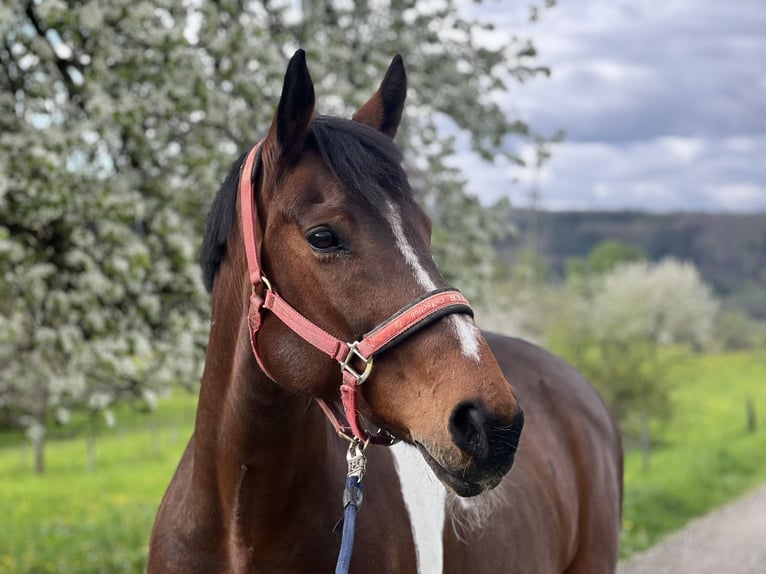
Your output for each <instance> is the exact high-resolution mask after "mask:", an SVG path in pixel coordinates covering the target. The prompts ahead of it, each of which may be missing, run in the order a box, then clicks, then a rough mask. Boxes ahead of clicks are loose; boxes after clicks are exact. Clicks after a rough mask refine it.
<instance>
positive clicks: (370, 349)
mask: <svg viewBox="0 0 766 574" xmlns="http://www.w3.org/2000/svg"><path fill="white" fill-rule="evenodd" d="M262 143H263V142H262V141H261V142H259V143H258V144H256V145H255V147H253V149H251V150H250V153H248V155H247V158H246V159H245V162H244V164H243V167H242V171H241V173H240V177H239V197H240V203H241V206H240V208H241V212H242V232H243V235H244V240H245V253H246V255H247V268H248V272H249V276H250V284H251V286H252V289H251V294H250V309H249V311H248V327H249V331H250V344H251V346H252V348H253V354H254V355H255V358H256V360H257V361H258V365H259V366H260V367H261V369H262V370H263V372H264V373H266V375H267V376H269V377H270V378H272V379H273V377H271V375H269V374H268V371H267V370H266V368H265V366H264V364H263V361H262V360H261V357H260V355H259V354H258V346H257V334H258V330H259V329H260V327H261V322H262V318H261V313H262V309H264V308H265V309H268V310H270V311H271V312H272V313H273V314H274V315H276V316H277V317H278V318H279V319H280V320H281V321H282V322H283V323H284V324H285V325H286V326H287V327H289V328H290V329H291V330H292V331H293V332H294V333H296V334H297V335H299V336H300V337H301V338H302V339H303V340H305V341H306V342H308V343H309V344H311V345H312V346H314V347H315V348H317V349H319V350H320V351H322V352H323V353H324V354H325V355H327V356H329V357H331V358H333V359H335V360H336V361H337V362H338V363H339V364H340V369H341V373H342V375H343V379H342V383H341V385H340V394H341V401H342V404H343V411H344V413H343V414H345V419H346V421H347V424H343V423H341V421H340V416H342V415H341V413H338V412H336V411H335V410H334V409H333V407H332V406H331V405H328V404H327V403H325V401H323V400H321V399H315V400H316V402H317V403H318V404H319V406H320V407H322V410H323V411H324V412H325V414H326V415H327V418H328V419H329V420H330V422H331V423H332V425H333V427H335V430H336V431H337V432H338V433H339V434H340V435H341V436H343V437H345V438H347V439H348V440H350V441H352V442H354V441H357V440H358V441H361V442H362V443H365V444H367V443H368V442H373V443H377V444H386V445H391V444H393V443H394V442H396V439H395V437H393V436H392V435H391V434H389V433H387V432H385V431H381V432H380V433H378V434H375V435H370V434H369V433H368V432H367V431H366V430H365V429H364V428H363V427H362V424H361V422H360V413H359V410H358V407H357V404H358V393H359V385H361V384H362V383H364V381H365V380H367V378H368V377H369V376H370V373H371V371H372V364H373V357H374V356H375V354H377V353H380V352H382V351H384V350H385V349H388V348H390V347H392V346H394V345H396V344H398V343H399V342H401V341H402V340H404V339H406V338H407V337H409V336H410V335H412V334H413V333H415V332H416V331H418V330H419V329H422V328H423V327H425V326H427V325H429V324H431V323H433V322H434V321H436V320H438V319H440V318H441V317H444V316H445V315H449V314H451V313H467V314H469V315H473V310H472V309H471V306H470V305H469V303H468V300H467V299H466V298H465V297H464V296H463V295H462V294H461V293H460V292H459V291H457V290H456V289H450V288H446V289H437V290H435V291H431V292H430V293H426V294H425V295H423V296H422V297H419V298H418V299H416V300H414V301H413V302H411V303H410V304H409V305H407V306H406V307H404V308H403V309H400V310H399V311H397V312H396V313H394V314H393V315H392V316H391V317H389V318H388V319H386V320H385V321H383V322H382V323H381V324H380V325H378V326H377V327H375V328H374V329H373V330H372V331H369V332H368V333H367V334H365V335H363V336H362V337H361V338H360V339H358V340H357V341H354V342H352V343H346V342H344V341H342V340H340V339H338V338H336V337H334V336H332V335H331V334H329V333H328V332H327V331H325V330H324V329H322V328H321V327H319V326H318V325H316V324H314V323H312V322H311V321H310V320H308V319H307V318H306V317H304V316H303V315H301V314H300V313H299V312H298V311H296V310H295V309H294V308H293V307H292V306H291V305H290V304H289V303H287V301H285V300H284V299H282V297H280V296H279V294H278V293H277V292H276V291H275V290H274V288H273V287H272V285H271V283H270V282H269V281H268V279H266V277H264V276H263V274H262V272H261V265H260V258H259V250H258V247H259V246H258V244H257V241H258V236H257V235H256V230H255V225H256V221H257V219H256V217H255V210H254V194H255V182H254V175H255V174H254V171H253V168H254V166H255V161H256V157H257V155H258V152H259V150H260V148H261V144H262ZM261 285H263V286H265V288H266V294H265V297H262V296H261V295H259V293H258V289H257V288H258V287H259V286H261ZM339 415H340V416H339Z"/></svg>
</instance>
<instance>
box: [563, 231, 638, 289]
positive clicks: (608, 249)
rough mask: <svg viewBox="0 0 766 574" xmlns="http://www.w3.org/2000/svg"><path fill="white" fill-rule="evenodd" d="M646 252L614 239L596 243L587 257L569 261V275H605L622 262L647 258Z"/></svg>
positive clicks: (578, 276)
mask: <svg viewBox="0 0 766 574" xmlns="http://www.w3.org/2000/svg"><path fill="white" fill-rule="evenodd" d="M646 259H647V257H646V252H645V251H644V250H643V249H641V247H639V246H638V245H631V244H629V243H623V242H621V241H615V240H614V239H607V240H605V241H601V242H599V243H598V244H596V246H595V247H593V249H591V250H590V252H589V253H588V255H587V257H574V258H572V259H571V260H570V261H569V262H568V263H567V277H568V278H570V279H574V278H585V277H593V276H599V275H603V274H604V273H607V272H609V271H611V270H612V269H614V268H615V267H616V266H617V265H619V264H620V263H630V262H633V261H644V260H646Z"/></svg>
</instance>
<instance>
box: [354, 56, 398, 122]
mask: <svg viewBox="0 0 766 574" xmlns="http://www.w3.org/2000/svg"><path fill="white" fill-rule="evenodd" d="M406 97H407V73H406V72H405V71H404V60H402V57H401V56H400V55H399V54H397V55H396V56H395V57H394V59H393V60H391V65H390V66H389V67H388V71H387V72H386V75H385V77H384V78H383V81H382V82H381V83H380V87H379V88H378V91H377V92H375V94H374V95H373V96H372V97H371V98H370V99H369V100H367V103H366V104H364V105H363V106H362V107H361V108H359V111H358V112H356V113H355V114H354V116H353V117H352V118H351V119H353V120H354V121H356V122H360V123H362V124H365V125H368V126H370V127H373V128H375V129H376V130H380V131H381V132H383V133H384V134H387V135H388V136H390V137H394V136H395V135H396V130H397V129H398V127H399V121H400V120H401V119H402V110H403V109H404V99H405V98H406Z"/></svg>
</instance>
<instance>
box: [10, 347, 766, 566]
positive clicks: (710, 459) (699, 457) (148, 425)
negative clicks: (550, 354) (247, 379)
mask: <svg viewBox="0 0 766 574" xmlns="http://www.w3.org/2000/svg"><path fill="white" fill-rule="evenodd" d="M671 375H672V377H671V378H672V381H673V392H672V399H673V402H674V405H675V414H674V416H673V418H672V420H671V421H670V422H669V423H668V424H666V425H664V426H662V427H659V426H658V427H656V428H653V437H654V440H655V443H656V446H655V448H654V450H653V452H652V457H651V468H650V471H649V472H648V473H645V472H644V471H643V470H642V466H641V457H640V454H639V453H637V452H628V453H627V456H626V461H625V462H626V467H625V471H626V472H625V509H624V520H623V539H622V551H623V555H625V556H627V555H629V554H630V553H632V552H635V551H636V550H639V549H642V548H645V547H647V546H650V545H651V544H653V543H654V542H655V541H656V540H657V539H658V538H659V537H661V536H663V535H664V534H666V533H668V532H670V531H672V530H674V529H676V528H679V527H681V526H683V525H684V524H685V523H686V522H687V521H688V520H689V519H690V518H692V517H694V516H698V515H701V514H703V513H705V512H707V511H708V510H710V509H712V508H714V507H716V506H719V505H720V504H723V503H724V502H727V501H729V500H731V499H732V498H734V497H736V496H738V495H739V494H742V493H744V492H746V491H747V490H749V489H750V488H752V487H754V486H755V485H756V484H759V483H762V482H766V352H761V353H749V354H746V353H743V354H729V355H712V356H702V357H693V358H691V359H689V360H685V361H683V362H680V363H678V364H677V365H676V366H674V368H673V370H672V373H671ZM748 398H751V399H752V400H754V401H755V403H756V408H757V412H758V416H759V427H758V431H757V432H756V433H755V434H748V433H747V432H746V424H745V401H746V399H748ZM194 409H195V399H194V398H193V397H191V396H189V395H187V394H185V393H183V392H181V391H178V392H176V393H175V394H174V395H173V396H171V397H170V398H166V399H163V400H161V401H160V404H159V407H158V409H157V411H156V412H154V413H151V414H138V413H135V412H134V411H133V409H131V408H130V407H122V408H120V409H118V410H117V412H116V414H117V419H118V426H117V427H116V428H115V429H108V430H103V431H102V433H101V435H100V437H99V439H98V442H97V466H96V469H95V471H94V472H88V471H87V470H86V467H87V447H86V440H85V437H84V436H82V434H81V435H80V436H77V437H74V438H71V437H70V438H66V437H67V435H68V434H71V429H68V428H63V429H58V430H55V431H53V432H52V434H53V435H54V436H55V437H58V438H54V439H52V440H51V441H49V444H48V448H47V451H46V455H47V457H46V464H47V468H46V474H44V475H43V476H36V475H34V474H33V473H32V470H31V468H32V452H31V449H30V448H29V447H22V446H21V445H23V444H24V440H23V436H22V435H21V434H19V433H1V434H0V573H8V574H24V573H38V572H40V573H42V572H56V573H61V574H66V573H77V574H89V573H112V572H115V573H117V572H130V573H134V572H135V573H138V572H143V571H144V570H145V567H146V553H147V544H148V539H149V534H150V532H151V527H152V523H153V521H154V515H155V512H156V510H157V506H158V504H159V502H160V499H161V497H162V494H163V493H164V491H165V488H166V487H167V484H168V482H169V481H170V478H171V476H172V474H173V472H174V470H175V467H176V464H177V463H178V460H179V458H180V455H181V452H182V451H183V448H184V446H185V444H186V440H187V439H188V437H189V434H190V433H191V429H192V422H193V419H194ZM77 424H79V425H80V428H81V429H82V428H85V427H86V423H85V422H84V421H80V422H79V423H77Z"/></svg>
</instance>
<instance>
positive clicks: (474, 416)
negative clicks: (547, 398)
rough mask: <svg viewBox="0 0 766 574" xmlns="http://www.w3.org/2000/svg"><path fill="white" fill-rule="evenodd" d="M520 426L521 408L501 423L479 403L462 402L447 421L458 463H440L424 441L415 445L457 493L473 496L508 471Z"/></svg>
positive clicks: (521, 423) (484, 489) (521, 422)
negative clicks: (508, 420)
mask: <svg viewBox="0 0 766 574" xmlns="http://www.w3.org/2000/svg"><path fill="white" fill-rule="evenodd" d="M523 426H524V412H523V411H522V410H521V409H518V410H517V411H516V414H515V415H514V416H513V418H512V419H511V421H510V423H505V424H503V423H501V422H500V421H498V420H497V419H496V418H494V417H493V416H492V415H491V414H489V412H488V411H487V410H486V408H485V407H484V406H483V405H482V404H481V403H480V402H473V401H464V402H462V403H460V404H458V405H457V406H456V407H455V409H454V410H453V412H452V415H451V416H450V421H449V430H450V434H451V436H452V440H453V442H454V444H455V446H456V447H457V448H458V449H460V451H461V454H462V456H461V457H460V458H461V460H460V461H459V462H457V461H456V463H453V464H443V463H441V462H440V461H439V460H437V458H436V456H435V455H433V454H431V452H429V450H428V449H427V448H426V447H425V446H424V445H423V444H421V443H418V444H417V447H418V449H419V450H420V452H421V454H422V455H423V458H424V459H425V461H426V462H427V463H428V465H429V466H430V467H431V469H432V470H433V471H434V473H435V474H436V476H437V478H439V480H441V481H442V482H443V483H444V484H445V485H446V486H448V487H450V488H451V489H452V490H454V491H455V493H456V494H457V495H458V496H463V497H467V496H476V495H477V494H481V493H482V492H486V491H487V490H491V489H493V488H494V487H496V486H497V485H498V484H500V481H501V480H502V479H503V477H504V476H505V475H506V474H507V473H508V471H510V470H511V467H512V466H513V461H514V458H515V456H516V451H517V449H518V445H519V439H520V437H521V430H522V428H523ZM449 458H453V457H449Z"/></svg>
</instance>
